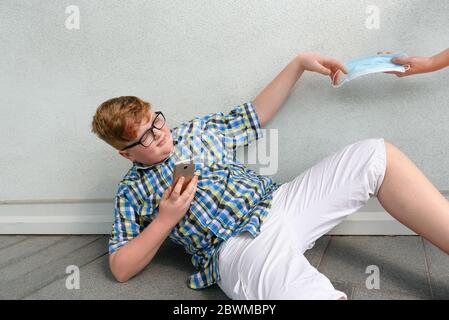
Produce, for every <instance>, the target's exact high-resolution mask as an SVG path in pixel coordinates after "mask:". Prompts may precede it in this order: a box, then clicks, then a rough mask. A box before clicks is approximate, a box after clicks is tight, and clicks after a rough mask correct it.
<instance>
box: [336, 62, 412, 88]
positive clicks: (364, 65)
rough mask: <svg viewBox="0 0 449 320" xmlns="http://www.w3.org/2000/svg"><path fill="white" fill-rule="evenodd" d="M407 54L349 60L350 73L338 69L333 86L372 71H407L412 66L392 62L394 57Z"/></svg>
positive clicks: (347, 67)
mask: <svg viewBox="0 0 449 320" xmlns="http://www.w3.org/2000/svg"><path fill="white" fill-rule="evenodd" d="M405 56H407V55H406V54H405V53H397V54H379V55H375V56H369V57H363V58H359V59H354V60H350V61H347V62H346V63H345V67H346V70H347V71H348V74H344V73H343V72H341V71H338V72H337V73H336V74H335V75H334V78H333V79H332V86H333V87H335V88H338V87H340V86H341V85H343V83H345V82H348V81H351V80H353V79H355V78H358V77H361V76H364V75H366V74H371V73H378V72H388V71H396V72H405V71H407V70H408V69H409V68H410V66H408V65H407V66H405V65H399V64H395V63H393V62H391V59H392V58H396V57H405ZM334 83H335V84H334Z"/></svg>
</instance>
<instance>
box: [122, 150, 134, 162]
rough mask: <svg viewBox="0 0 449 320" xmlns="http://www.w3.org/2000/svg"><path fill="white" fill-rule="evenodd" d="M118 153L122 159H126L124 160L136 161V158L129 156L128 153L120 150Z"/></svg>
mask: <svg viewBox="0 0 449 320" xmlns="http://www.w3.org/2000/svg"><path fill="white" fill-rule="evenodd" d="M118 153H119V154H120V155H121V156H122V157H124V158H126V159H128V160H130V161H134V157H133V156H132V155H131V154H129V153H128V152H127V151H121V150H119V151H118Z"/></svg>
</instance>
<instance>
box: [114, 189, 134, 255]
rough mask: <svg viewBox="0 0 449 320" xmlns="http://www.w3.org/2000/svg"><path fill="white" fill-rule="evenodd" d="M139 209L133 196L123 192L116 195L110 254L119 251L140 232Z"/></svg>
mask: <svg viewBox="0 0 449 320" xmlns="http://www.w3.org/2000/svg"><path fill="white" fill-rule="evenodd" d="M136 215H137V210H136V209H135V206H134V205H133V201H132V200H131V197H130V196H129V195H127V194H126V193H121V194H119V195H116V197H115V206H114V217H115V220H114V224H113V226H112V232H111V237H110V238H109V254H111V253H113V252H115V251H117V250H118V249H119V248H121V247H122V246H124V245H125V244H126V243H127V242H128V241H130V240H132V239H134V238H135V237H137V236H138V235H139V234H140V225H139V223H138V221H136Z"/></svg>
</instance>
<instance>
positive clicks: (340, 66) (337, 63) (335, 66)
mask: <svg viewBox="0 0 449 320" xmlns="http://www.w3.org/2000/svg"><path fill="white" fill-rule="evenodd" d="M329 62H330V64H331V68H332V69H339V70H341V71H343V73H345V74H348V70H346V66H345V65H344V64H343V63H341V62H340V61H337V60H335V59H330V60H329Z"/></svg>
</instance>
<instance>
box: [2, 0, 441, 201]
mask: <svg viewBox="0 0 449 320" xmlns="http://www.w3.org/2000/svg"><path fill="white" fill-rule="evenodd" d="M68 5H77V6H79V8H80V14H81V20H80V22H81V25H80V29H79V30H68V29H67V28H66V27H65V20H66V17H67V16H68V14H66V13H65V8H66V7H67V6H68ZM367 5H377V6H378V7H379V8H380V29H378V30H370V29H367V28H366V26H365V20H366V18H367V14H366V13H365V9H366V6H367ZM448 17H449V1H447V0H432V1H431V0H426V1H411V0H402V1H380V0H377V1H376V0H371V1H360V0H344V1H324V0H321V1H317V0H313V1H312V0H309V1H292V0H290V1H256V0H250V1H193V0H192V1H163V0H158V1H126V2H124V1H80V0H75V1H50V0H42V1H31V0H29V1H16V0H2V1H1V2H0V37H1V39H0V40H1V47H2V49H1V50H0V71H1V72H0V91H1V95H0V99H1V100H0V106H1V109H0V137H1V143H2V155H1V157H0V167H1V172H0V181H1V182H2V187H1V188H0V200H11V199H28V200H33V199H60V198H62V199H72V198H82V199H85V198H89V199H90V198H112V197H113V195H114V193H115V191H116V186H117V183H118V182H119V181H120V179H121V177H122V176H123V174H125V173H126V171H127V169H128V168H129V165H130V162H128V161H127V160H126V159H124V158H121V157H119V156H118V154H117V153H116V152H114V150H113V149H112V148H110V147H109V146H108V145H106V144H104V143H103V142H102V141H100V140H98V139H97V138H96V137H95V136H94V135H93V134H92V133H90V122H91V118H92V115H93V113H94V111H95V109H96V107H97V105H98V104H99V103H100V102H101V101H103V100H105V99H107V98H110V97H113V96H119V95H137V96H140V97H142V98H143V99H146V100H148V101H150V102H152V103H153V104H154V105H156V106H157V109H161V110H163V111H164V112H165V113H166V114H167V117H168V121H169V122H170V124H171V125H172V126H176V125H177V124H179V123H180V122H182V121H185V120H189V119H191V118H192V117H193V116H194V115H201V114H207V113H211V112H217V111H227V110H230V109H231V108H232V107H233V106H235V105H237V104H239V103H242V102H245V101H248V100H250V99H253V98H254V97H255V96H256V95H257V93H258V92H259V91H260V90H262V89H263V88H264V87H265V86H266V85H267V84H268V83H269V82H270V81H271V80H272V79H273V78H274V77H275V76H276V75H277V74H278V73H279V72H280V71H281V70H282V68H283V67H285V65H286V64H287V63H288V62H290V60H291V59H292V58H293V57H294V56H295V55H296V54H298V53H299V52H301V51H316V52H320V53H322V54H326V55H331V56H333V57H335V58H337V59H340V60H342V61H345V60H348V59H351V58H354V57H358V56H360V55H367V54H375V53H376V52H377V51H379V50H390V51H403V52H407V53H408V54H417V55H430V54H433V53H437V52H439V51H442V50H443V49H445V48H447V47H449V32H448V31H449V19H448ZM448 83H449V70H446V71H441V72H438V73H434V74H428V75H421V76H415V77H411V78H404V79H398V78H396V77H394V76H389V75H373V76H368V77H365V78H361V79H359V80H356V81H353V82H350V83H349V85H345V86H343V87H341V88H339V89H334V88H332V87H331V86H330V84H329V81H328V80H327V79H326V78H324V77H322V76H320V75H317V74H305V75H304V76H303V77H302V78H301V79H300V81H299V82H298V83H297V85H296V86H295V88H294V90H293V91H292V94H291V96H290V97H289V99H288V100H287V102H286V103H285V105H284V106H283V108H282V109H281V111H280V112H279V113H278V114H277V115H276V116H275V118H274V119H273V120H272V121H271V122H270V123H269V124H268V127H267V128H278V129H279V143H280V144H279V152H280V154H281V157H280V159H279V170H278V172H277V174H275V175H274V176H273V178H274V179H275V180H277V181H288V180H291V179H293V178H294V177H295V176H297V175H298V174H300V173H301V172H302V171H303V170H305V169H307V168H308V167H310V166H311V165H313V164H314V163H316V162H317V161H319V160H320V159H322V158H323V157H325V156H327V155H329V154H330V153H331V152H334V151H336V150H338V149H340V148H342V147H343V146H344V145H346V144H349V143H352V142H355V141H357V140H360V139H365V138H370V137H384V138H385V139H387V140H389V141H391V142H392V143H394V144H395V145H397V146H398V147H400V148H401V149H402V150H403V151H404V152H405V153H406V154H407V155H408V156H409V157H410V158H411V159H412V160H413V161H415V162H416V164H417V165H418V166H419V167H420V168H421V169H422V170H423V171H424V173H425V174H426V175H427V176H428V177H429V179H430V180H431V181H432V182H433V183H434V184H435V185H436V186H437V187H438V188H439V189H440V190H446V189H449V160H448V154H449V139H448V137H449V109H448V99H449V90H447V88H448Z"/></svg>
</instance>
